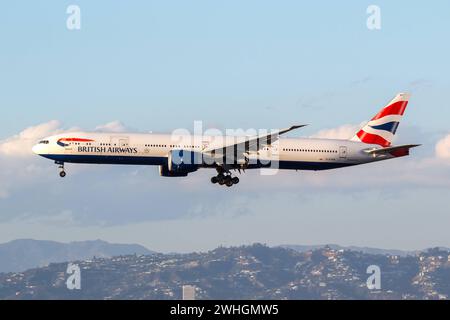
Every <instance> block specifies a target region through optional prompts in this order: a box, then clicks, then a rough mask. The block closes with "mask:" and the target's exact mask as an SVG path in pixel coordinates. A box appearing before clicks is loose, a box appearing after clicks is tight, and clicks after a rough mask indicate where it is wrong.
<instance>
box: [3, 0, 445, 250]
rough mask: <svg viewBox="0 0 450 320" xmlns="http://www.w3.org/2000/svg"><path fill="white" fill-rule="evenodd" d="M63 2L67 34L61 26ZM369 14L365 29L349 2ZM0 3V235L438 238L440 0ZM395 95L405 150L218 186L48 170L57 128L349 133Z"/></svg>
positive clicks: (119, 170)
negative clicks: (43, 153) (46, 150)
mask: <svg viewBox="0 0 450 320" xmlns="http://www.w3.org/2000/svg"><path fill="white" fill-rule="evenodd" d="M70 5H77V6H78V7H79V8H80V12H81V20H80V21H81V24H80V26H81V28H80V29H79V30H69V29H68V28H67V19H68V18H69V15H70V14H68V13H67V12H66V10H67V8H68V6H70ZM370 5H376V6H378V7H379V8H380V17H381V23H380V26H381V28H380V29H376V30H370V29H369V28H368V27H367V20H368V18H369V17H370V15H371V14H370V13H369V14H368V13H367V8H368V7H369V6H370ZM1 9H2V10H0V39H1V44H0V48H1V50H0V88H1V89H0V92H1V94H0V108H1V109H0V110H1V118H0V124H1V125H0V242H6V241H10V240H13V239H17V238H35V239H48V240H56V241H63V242H69V241H76V240H87V239H99V238H100V239H104V240H107V241H111V242H118V243H128V242H134V243H139V244H143V245H145V246H147V247H148V248H149V249H152V250H158V251H162V252H173V251H177V252H189V251H197V250H209V249H213V248H215V247H217V246H219V245H227V246H228V245H240V244H251V243H254V242H261V243H266V244H268V245H281V244H325V243H338V244H341V245H360V246H373V247H381V248H398V249H408V250H411V249H422V248H426V247H432V246H449V247H450V233H449V232H448V226H449V225H450V210H449V202H448V196H449V195H450V128H449V119H450V103H449V102H448V92H450V80H449V77H448V74H449V72H450V64H449V61H448V57H449V56H450V43H449V41H447V39H449V36H450V19H449V17H450V2H448V1H433V2H431V3H427V4H424V3H423V2H419V1H395V2H394V1H358V2H356V1H353V2H350V1H348V2H346V3H340V2H339V3H338V2H331V1H314V2H306V1H305V2H302V1H277V2H275V1H252V0H248V1H225V2H223V1H222V2H219V1H206V0H204V1H200V0H198V1H192V0H190V1H170V2H168V1H127V2H125V1H121V2H119V1H116V2H112V1H106V0H104V1H102V0H98V1H82V0H79V1H76V0H72V1H60V0H58V1H57V0H54V1H50V0H48V1H39V2H38V1H21V0H19V1H13V2H8V3H3V4H2V5H1ZM398 92H410V93H411V94H412V97H411V100H410V104H409V105H408V109H407V112H406V115H405V117H404V120H403V122H402V123H401V125H400V127H399V130H398V132H397V135H398V139H397V141H396V143H420V144H422V146H421V147H420V148H417V149H414V150H413V151H412V155H411V156H410V157H407V158H401V159H395V160H392V161H389V162H387V161H386V162H381V163H375V164H369V165H365V166H359V167H353V168H345V169H341V170H334V171H327V172H281V173H279V174H277V175H275V176H263V175H261V174H260V173H259V172H258V171H255V172H248V173H246V174H245V175H242V177H241V183H240V184H239V185H238V186H235V187H233V188H220V187H217V186H213V185H211V183H210V182H209V179H210V177H211V176H212V175H213V171H210V170H203V171H199V172H196V173H194V174H192V175H190V176H189V178H188V179H172V178H163V177H159V175H158V170H157V168H156V167H134V166H130V167H127V166H95V165H94V166H86V165H70V164H69V165H67V168H66V169H67V170H66V171H67V172H68V176H67V178H65V179H64V180H62V179H60V178H59V176H58V174H57V168H56V166H55V165H54V164H53V163H52V162H51V161H48V160H45V159H42V158H39V157H37V156H35V155H33V154H32V153H31V146H32V145H33V144H34V143H35V142H36V141H37V140H39V139H40V138H42V137H45V136H48V135H51V134H54V133H59V132H64V131H67V130H72V129H75V128H76V129H82V130H97V131H133V132H150V131H151V132H171V131H173V130H174V129H178V128H186V129H188V130H192V129H193V124H194V121H198V120H200V121H203V124H204V128H205V129H206V128H218V129H221V130H225V129H227V128H230V129H238V128H243V129H249V128H256V129H260V128H265V129H272V128H284V127H288V126H290V125H292V124H297V123H307V124H309V126H308V127H306V128H302V129H300V130H299V131H297V132H295V133H292V134H290V135H291V136H313V137H318V136H319V137H330V138H332V137H334V138H343V139H345V138H350V137H351V136H352V135H353V134H354V133H355V132H356V131H357V129H358V128H359V126H360V124H361V123H362V122H364V121H366V120H368V119H369V118H371V117H372V116H373V115H374V114H375V113H376V112H377V111H378V110H379V109H380V108H381V107H383V106H384V104H385V103H386V102H388V101H389V100H390V99H391V98H392V97H394V96H395V94H396V93H398Z"/></svg>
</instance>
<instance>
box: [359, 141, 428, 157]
mask: <svg viewBox="0 0 450 320" xmlns="http://www.w3.org/2000/svg"><path fill="white" fill-rule="evenodd" d="M418 146H420V144H405V145H401V146H394V147H387V148H380V149H371V150H366V151H365V152H367V153H368V154H371V155H373V156H379V155H385V154H391V155H393V156H396V157H399V156H406V155H408V154H409V149H411V148H415V147H418Z"/></svg>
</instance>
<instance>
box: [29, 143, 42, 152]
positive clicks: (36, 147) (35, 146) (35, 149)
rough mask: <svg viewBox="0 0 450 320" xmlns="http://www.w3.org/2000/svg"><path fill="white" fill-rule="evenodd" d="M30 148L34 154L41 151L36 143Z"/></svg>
mask: <svg viewBox="0 0 450 320" xmlns="http://www.w3.org/2000/svg"><path fill="white" fill-rule="evenodd" d="M31 150H32V151H33V153H34V154H40V153H41V147H40V146H39V145H38V144H36V145H34V146H33V148H32V149H31Z"/></svg>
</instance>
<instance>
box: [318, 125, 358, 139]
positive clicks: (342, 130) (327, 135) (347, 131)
mask: <svg viewBox="0 0 450 320" xmlns="http://www.w3.org/2000/svg"><path fill="white" fill-rule="evenodd" d="M361 127H362V124H359V125H355V124H344V125H342V126H340V127H337V128H332V129H324V130H320V131H319V132H317V133H315V134H313V135H312V136H311V138H323V139H351V138H352V137H353V136H354V135H355V133H356V132H357V131H358V130H359V129H360V128H361Z"/></svg>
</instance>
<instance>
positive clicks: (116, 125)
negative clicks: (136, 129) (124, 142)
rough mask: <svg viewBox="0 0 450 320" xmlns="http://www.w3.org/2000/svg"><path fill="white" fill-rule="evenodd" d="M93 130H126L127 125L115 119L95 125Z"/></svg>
mask: <svg viewBox="0 0 450 320" xmlns="http://www.w3.org/2000/svg"><path fill="white" fill-rule="evenodd" d="M95 131H103V132H125V131H127V127H126V126H125V125H124V124H123V123H122V122H120V121H117V120H116V121H112V122H108V123H105V124H102V125H99V126H97V127H96V128H95Z"/></svg>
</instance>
